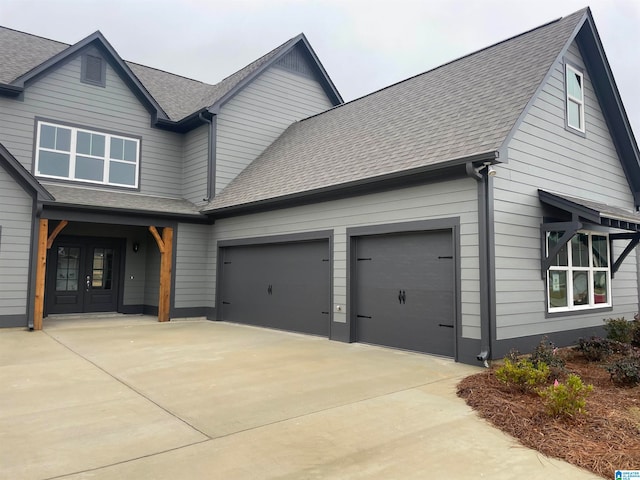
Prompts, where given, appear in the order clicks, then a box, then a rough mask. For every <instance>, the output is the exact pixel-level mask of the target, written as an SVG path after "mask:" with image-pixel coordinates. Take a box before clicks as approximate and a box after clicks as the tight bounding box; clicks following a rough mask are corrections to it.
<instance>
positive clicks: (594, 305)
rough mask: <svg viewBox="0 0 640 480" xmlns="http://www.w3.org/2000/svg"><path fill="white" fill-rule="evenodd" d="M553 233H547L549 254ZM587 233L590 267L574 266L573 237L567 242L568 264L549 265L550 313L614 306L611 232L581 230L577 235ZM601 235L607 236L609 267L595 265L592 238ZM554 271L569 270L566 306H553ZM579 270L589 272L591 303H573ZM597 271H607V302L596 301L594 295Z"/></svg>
mask: <svg viewBox="0 0 640 480" xmlns="http://www.w3.org/2000/svg"><path fill="white" fill-rule="evenodd" d="M551 233H553V232H548V233H547V237H546V248H547V254H548V253H549V252H548V250H549V235H550V234H551ZM580 233H582V234H586V235H588V236H589V246H588V248H589V266H588V267H574V266H572V263H573V259H572V256H573V252H572V249H571V239H569V241H568V242H567V244H566V246H567V263H568V265H567V266H555V265H552V266H551V267H549V269H548V270H547V282H546V283H547V285H546V291H547V312H548V313H559V312H576V311H581V310H587V311H588V310H593V309H599V308H607V307H612V306H613V303H612V298H611V242H609V234H608V233H605V232H596V231H590V230H580V231H578V232H576V235H578V234H580ZM594 235H596V236H600V237H605V238H606V239H607V253H608V259H607V267H594V266H593V253H592V252H593V245H592V240H593V236H594ZM572 238H573V237H572ZM554 271H564V272H567V274H566V278H567V285H566V288H567V306H566V307H552V306H551V298H550V296H549V290H550V288H549V285H550V283H551V272H554ZM578 271H583V272H588V294H589V304H587V305H574V304H573V272H578ZM595 272H606V274H607V303H595V301H594V300H595V295H594V287H593V276H594V273H595Z"/></svg>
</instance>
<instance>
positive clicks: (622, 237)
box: [609, 232, 640, 278]
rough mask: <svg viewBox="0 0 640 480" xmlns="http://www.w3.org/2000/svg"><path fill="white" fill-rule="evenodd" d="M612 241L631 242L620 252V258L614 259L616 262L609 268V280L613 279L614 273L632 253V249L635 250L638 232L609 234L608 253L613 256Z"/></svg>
mask: <svg viewBox="0 0 640 480" xmlns="http://www.w3.org/2000/svg"><path fill="white" fill-rule="evenodd" d="M614 240H631V241H630V242H629V244H628V245H627V246H626V247H625V249H624V250H623V251H622V253H621V254H620V256H619V257H618V258H617V259H616V261H615V262H613V265H612V266H611V278H613V277H614V275H615V273H616V272H617V271H618V269H619V268H620V265H622V262H623V261H624V259H625V258H627V256H628V255H629V254H630V253H631V252H632V251H633V249H634V248H636V246H637V245H638V243H640V232H634V233H610V234H609V251H610V252H611V255H613V241H614Z"/></svg>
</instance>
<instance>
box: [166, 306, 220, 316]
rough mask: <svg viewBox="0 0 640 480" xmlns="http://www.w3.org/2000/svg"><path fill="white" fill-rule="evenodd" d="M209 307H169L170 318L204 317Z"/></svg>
mask: <svg viewBox="0 0 640 480" xmlns="http://www.w3.org/2000/svg"><path fill="white" fill-rule="evenodd" d="M210 309H211V307H181V308H175V307H174V308H172V309H171V318H187V317H206V316H207V312H208V311H209V310H210Z"/></svg>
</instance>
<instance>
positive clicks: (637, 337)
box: [631, 313, 640, 347]
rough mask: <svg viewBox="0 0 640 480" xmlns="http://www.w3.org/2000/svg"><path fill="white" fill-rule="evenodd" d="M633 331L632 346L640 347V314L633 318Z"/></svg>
mask: <svg viewBox="0 0 640 480" xmlns="http://www.w3.org/2000/svg"><path fill="white" fill-rule="evenodd" d="M632 325H633V327H632V330H633V333H632V335H631V345H633V346H634V347H640V314H639V313H636V314H635V315H634V316H633V322H632Z"/></svg>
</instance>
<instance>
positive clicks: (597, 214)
mask: <svg viewBox="0 0 640 480" xmlns="http://www.w3.org/2000/svg"><path fill="white" fill-rule="evenodd" d="M538 198H539V199H540V201H541V202H542V203H544V204H546V205H549V206H551V207H555V208H558V209H560V210H563V211H565V212H567V213H569V214H571V216H572V218H574V219H575V220H576V221H582V220H584V221H586V222H588V223H592V224H596V225H602V226H605V227H610V228H617V229H620V230H628V231H633V232H636V231H640V215H638V216H637V217H636V216H633V215H631V214H630V213H629V214H626V215H624V214H619V213H613V212H610V211H607V209H595V208H591V207H589V206H587V205H584V204H583V203H580V201H579V199H576V201H573V200H570V199H568V198H564V197H561V196H559V195H555V194H553V193H550V192H547V191H544V190H538ZM608 208H611V207H608Z"/></svg>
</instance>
